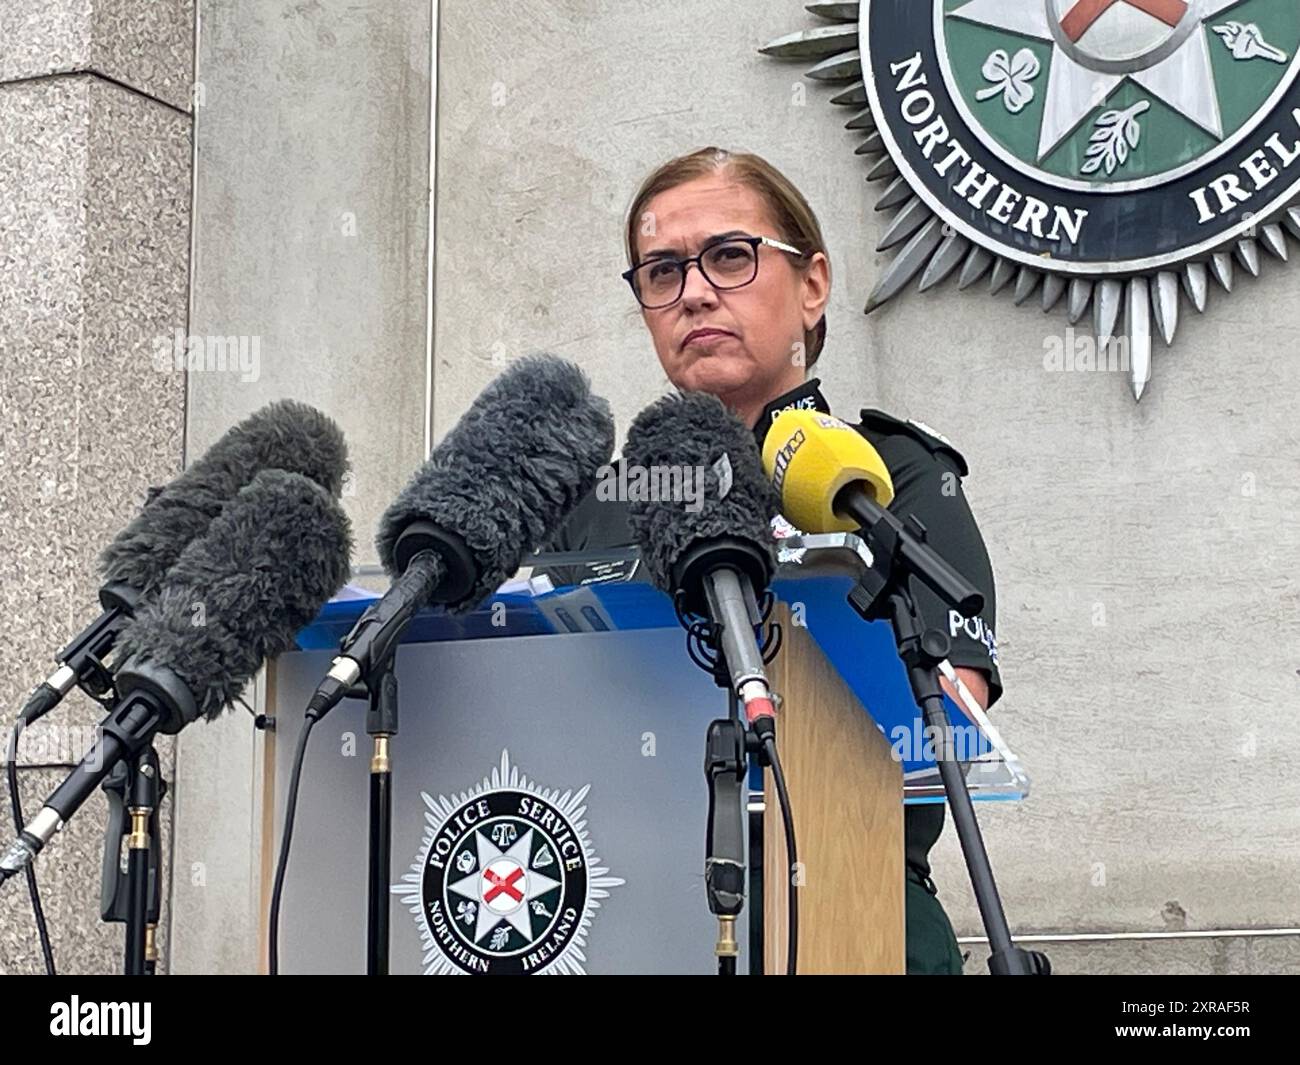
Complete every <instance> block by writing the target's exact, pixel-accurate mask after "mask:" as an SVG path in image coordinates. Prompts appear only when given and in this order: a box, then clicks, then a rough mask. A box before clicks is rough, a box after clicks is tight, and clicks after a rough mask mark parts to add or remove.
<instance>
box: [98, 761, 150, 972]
mask: <svg viewBox="0 0 1300 1065" xmlns="http://www.w3.org/2000/svg"><path fill="white" fill-rule="evenodd" d="M102 787H103V790H104V793H105V794H106V795H107V796H108V804H109V819H108V827H107V829H106V830H105V837H104V864H103V874H102V879H101V888H100V917H101V918H102V919H103V920H104V921H116V922H122V923H125V924H126V943H125V949H124V953H123V972H124V973H125V974H126V975H127V976H152V975H153V974H154V971H155V969H156V967H157V963H158V949H157V944H156V942H155V939H154V935H155V931H156V929H157V927H158V919H159V912H160V908H161V903H162V883H161V879H160V877H159V865H160V862H159V859H160V852H161V847H160V842H159V840H160V836H159V831H158V806H159V804H160V803H161V802H162V800H163V798H164V797H165V796H166V794H167V782H166V781H164V780H163V779H162V774H161V773H160V771H159V763H158V752H157V751H156V750H155V749H154V747H153V744H152V743H150V744H148V745H147V746H146V747H145V748H144V750H142V751H141V752H140V754H139V755H138V756H137V757H136V758H134V759H128V760H126V761H123V762H119V763H118V764H117V765H116V766H114V767H113V769H112V771H111V772H110V773H109V776H108V778H107V779H106V780H105V781H104V783H103V785H102ZM128 818H129V822H130V823H129V827H128ZM123 837H125V838H126V845H127V862H126V869H125V871H124V870H123V869H122V858H121V855H122V839H123Z"/></svg>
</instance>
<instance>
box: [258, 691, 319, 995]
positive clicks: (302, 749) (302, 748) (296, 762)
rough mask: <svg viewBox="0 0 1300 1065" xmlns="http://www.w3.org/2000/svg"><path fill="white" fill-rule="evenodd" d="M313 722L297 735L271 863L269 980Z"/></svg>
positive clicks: (276, 961) (276, 958) (275, 962)
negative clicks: (275, 856) (276, 855)
mask: <svg viewBox="0 0 1300 1065" xmlns="http://www.w3.org/2000/svg"><path fill="white" fill-rule="evenodd" d="M315 724H316V718H315V717H313V716H312V715H311V714H308V715H307V716H306V717H305V718H304V720H303V725H302V732H300V733H299V734H298V749H297V750H296V751H294V754H293V772H292V773H291V774H290V776H289V797H288V798H287V799H286V800H285V809H284V833H283V835H281V837H280V857H279V859H278V860H277V861H276V863H275V887H274V888H273V889H272V890H271V917H270V921H269V922H268V925H269V927H268V929H267V955H268V967H269V969H270V972H271V975H272V976H279V975H280V942H279V940H280V900H281V896H282V894H283V893H284V874H285V872H286V871H287V870H288V868H289V844H290V843H291V842H292V841H293V816H294V813H295V811H296V810H297V807H298V784H299V782H300V781H301V779H302V763H303V759H304V758H305V757H306V755H307V740H308V738H309V737H310V736H311V730H312V726H314V725H315Z"/></svg>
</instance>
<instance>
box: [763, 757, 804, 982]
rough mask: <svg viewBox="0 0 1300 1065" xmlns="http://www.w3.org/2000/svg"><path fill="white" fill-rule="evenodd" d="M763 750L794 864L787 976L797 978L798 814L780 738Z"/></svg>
mask: <svg viewBox="0 0 1300 1065" xmlns="http://www.w3.org/2000/svg"><path fill="white" fill-rule="evenodd" d="M763 749H764V750H765V751H766V752H767V759H768V761H769V762H770V763H771V765H772V783H774V784H775V785H776V798H777V802H778V804H779V805H780V807H781V822H782V824H783V825H784V826H785V853H786V858H787V859H788V861H789V864H790V869H789V872H790V879H789V888H788V891H787V893H786V900H787V902H788V903H789V917H788V919H787V924H786V946H785V950H786V956H785V975H786V976H794V975H795V972H796V969H797V965H798V958H799V888H798V885H797V884H796V883H795V878H794V873H795V872H796V870H797V869H798V867H799V857H798V850H797V849H796V848H795V843H794V814H793V812H792V810H791V808H790V793H789V792H788V791H786V790H785V774H784V773H782V772H781V759H780V758H779V757H778V756H777V753H776V737H775V736H771V735H769V736H766V737H764V740H763Z"/></svg>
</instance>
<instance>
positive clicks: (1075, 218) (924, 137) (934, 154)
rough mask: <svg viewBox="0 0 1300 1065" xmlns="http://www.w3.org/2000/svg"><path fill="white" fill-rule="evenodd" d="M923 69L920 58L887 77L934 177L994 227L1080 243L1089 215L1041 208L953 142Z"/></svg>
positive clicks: (1047, 206) (893, 66)
mask: <svg viewBox="0 0 1300 1065" xmlns="http://www.w3.org/2000/svg"><path fill="white" fill-rule="evenodd" d="M921 67H922V59H921V53H920V52H917V53H916V54H915V55H913V56H911V57H910V58H908V59H903V60H900V61H898V62H896V63H891V64H890V67H889V70H890V73H891V74H893V76H894V77H895V78H896V79H897V81H896V82H895V85H894V94H895V98H896V99H895V102H896V105H897V107H898V111H899V114H900V115H901V116H902V118H903V120H904V121H905V122H906V123H907V124H908V125H909V126H912V127H914V132H913V134H912V136H913V137H914V138H915V139H916V143H917V144H918V145H920V147H921V152H922V154H924V156H925V158H926V159H928V160H929V161H930V164H931V166H933V167H934V169H935V172H936V173H937V174H938V175H939V176H940V177H942V178H945V179H950V180H951V179H955V180H956V183H955V184H954V185H953V186H952V191H953V193H954V194H955V195H957V196H960V197H961V198H962V199H963V200H965V201H966V202H967V203H969V204H970V205H971V206H972V207H974V208H975V209H976V210H977V211H983V212H984V213H985V214H987V215H988V216H989V217H990V218H991V219H993V221H995V222H1000V223H1002V224H1003V225H1009V226H1011V228H1012V229H1017V230H1019V231H1020V232H1021V233H1032V234H1033V235H1034V236H1035V237H1037V238H1039V239H1040V240H1043V239H1046V240H1053V241H1065V242H1066V243H1069V244H1071V245H1073V244H1076V243H1078V241H1079V237H1080V236H1081V235H1082V233H1083V224H1084V221H1085V220H1086V219H1087V217H1088V213H1089V212H1088V211H1087V210H1085V209H1083V208H1081V207H1076V208H1070V207H1063V206H1061V205H1060V204H1049V203H1044V202H1043V201H1042V200H1040V199H1038V198H1037V197H1036V196H1029V195H1026V194H1025V193H1022V192H1018V191H1017V190H1016V189H1014V188H1012V187H1011V186H1010V185H1007V184H1005V183H1004V182H1002V181H1001V180H999V179H998V178H997V177H995V176H994V175H992V174H990V173H989V172H988V171H987V170H985V169H984V167H982V166H980V164H979V163H977V162H975V161H974V160H973V159H972V158H971V155H970V153H969V152H968V151H967V150H966V149H965V148H964V147H962V144H961V142H960V141H959V140H958V139H957V138H956V137H955V136H953V133H952V130H950V129H949V128H948V123H947V122H945V121H944V119H943V118H942V116H940V115H937V114H935V111H936V105H935V100H934V94H933V93H931V92H930V90H929V89H928V88H927V87H926V86H927V85H928V84H929V78H928V76H927V75H926V74H925V73H924V72H923V71H922V70H921Z"/></svg>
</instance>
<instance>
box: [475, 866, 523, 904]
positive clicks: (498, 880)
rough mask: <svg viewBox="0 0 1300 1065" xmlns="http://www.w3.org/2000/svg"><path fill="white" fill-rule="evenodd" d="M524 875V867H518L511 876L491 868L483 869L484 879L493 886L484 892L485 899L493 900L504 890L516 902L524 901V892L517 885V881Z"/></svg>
mask: <svg viewBox="0 0 1300 1065" xmlns="http://www.w3.org/2000/svg"><path fill="white" fill-rule="evenodd" d="M523 875H524V871H523V870H522V869H519V868H516V869H515V870H514V872H512V873H511V874H510V875H509V876H501V875H500V874H499V873H495V872H493V871H492V870H491V869H484V870H483V879H484V880H486V881H487V882H488V883H489V884H491V885H492V886H491V887H490V888H488V890H487V891H485V892H484V893H483V901H484V902H491V901H492V900H493V899H494V898H496V897H497V896H498V895H500V894H501V893H502V892H504V893H505V894H507V895H509V896H510V897H511V898H512V899H514V900H515V902H523V900H524V893H523V892H522V891H520V890H519V889H518V888H517V887H515V881H516V880H518V879H519V878H520V877H521V876H523Z"/></svg>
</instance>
